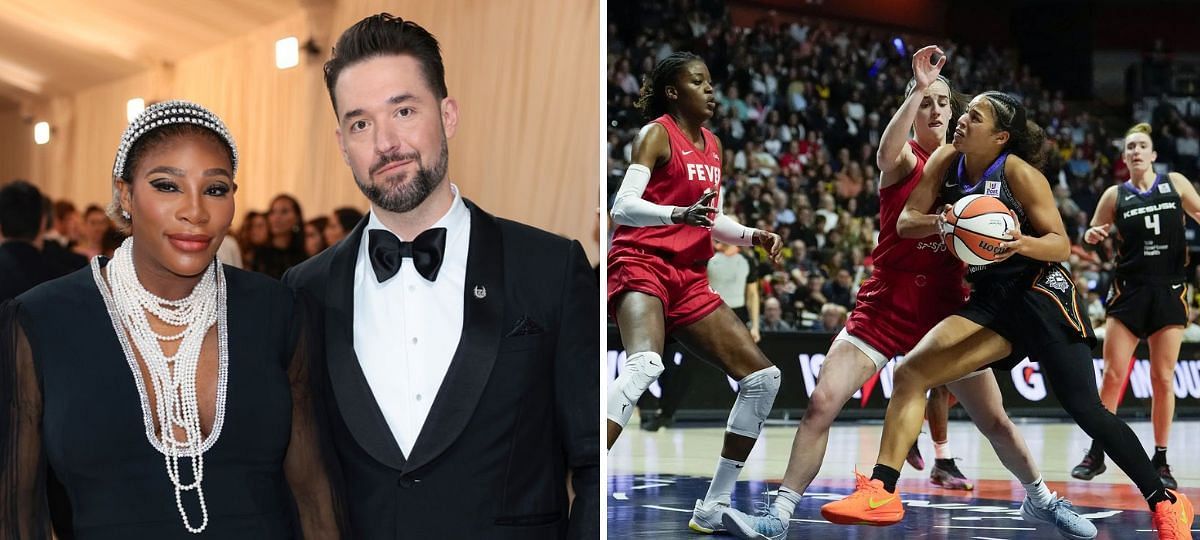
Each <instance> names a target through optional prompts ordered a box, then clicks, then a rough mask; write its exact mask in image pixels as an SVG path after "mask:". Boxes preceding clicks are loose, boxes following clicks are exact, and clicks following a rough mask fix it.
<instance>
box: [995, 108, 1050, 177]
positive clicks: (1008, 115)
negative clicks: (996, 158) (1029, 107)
mask: <svg viewBox="0 0 1200 540" xmlns="http://www.w3.org/2000/svg"><path fill="white" fill-rule="evenodd" d="M979 96H980V97H982V98H985V99H987V100H988V102H989V103H991V104H992V111H993V112H994V113H995V114H994V115H993V116H995V118H996V131H1007V132H1008V142H1006V143H1004V148H1003V149H1001V151H1004V152H1010V153H1012V154H1013V155H1015V156H1017V157H1019V158H1021V159H1023V160H1025V161H1026V162H1027V163H1029V164H1030V165H1033V166H1034V168H1038V169H1040V168H1041V166H1042V163H1044V162H1045V161H1046V153H1045V151H1044V150H1043V145H1042V143H1044V142H1045V141H1046V133H1045V132H1044V131H1042V128H1041V126H1039V125H1037V124H1035V123H1034V122H1033V121H1032V120H1029V119H1027V118H1026V117H1025V106H1024V105H1021V100H1020V99H1018V98H1017V97H1015V96H1012V95H1010V94H1006V93H1004V92H996V91H988V92H984V93H982V94H979Z"/></svg>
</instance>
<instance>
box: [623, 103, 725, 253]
mask: <svg viewBox="0 0 1200 540" xmlns="http://www.w3.org/2000/svg"><path fill="white" fill-rule="evenodd" d="M654 121H655V122H657V123H658V124H659V125H661V126H662V127H663V128H665V129H666V130H667V139H668V141H670V145H671V159H670V160H669V161H667V163H666V164H664V165H663V166H661V167H657V168H655V169H654V170H653V171H651V172H650V182H649V183H648V184H647V185H646V191H645V193H643V194H642V198H643V199H645V200H647V201H649V202H652V203H654V204H660V205H664V206H683V207H688V206H691V205H693V204H695V203H696V201H697V200H699V199H700V197H701V196H702V195H704V191H705V190H710V189H711V190H713V191H717V192H718V194H719V190H720V189H721V153H720V149H719V147H718V146H717V137H716V136H715V135H713V134H712V132H711V131H709V130H707V129H704V128H700V131H701V133H702V134H703V135H704V147H703V148H697V147H696V145H694V144H692V141H691V140H690V139H688V137H687V136H686V135H684V134H683V131H682V130H680V129H679V126H678V125H676V124H675V120H674V119H673V118H671V116H670V115H668V114H664V115H662V116H660V117H658V118H657V119H655V120H654ZM718 198H719V195H718ZM716 204H717V199H713V202H712V203H711V205H712V206H716ZM612 245H613V249H614V250H615V249H619V248H633V249H641V250H647V251H653V252H658V253H660V254H663V258H664V259H667V260H669V261H670V262H672V263H674V264H676V265H679V266H690V265H693V264H696V263H701V262H705V261H708V260H709V259H711V258H712V256H713V247H712V232H711V231H710V230H709V229H706V228H703V227H696V226H692V225H683V224H679V225H663V226H657V227H628V226H624V225H617V226H616V228H615V229H614V230H613V240H612Z"/></svg>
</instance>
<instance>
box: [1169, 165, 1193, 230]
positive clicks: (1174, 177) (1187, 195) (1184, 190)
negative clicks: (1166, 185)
mask: <svg viewBox="0 0 1200 540" xmlns="http://www.w3.org/2000/svg"><path fill="white" fill-rule="evenodd" d="M1167 178H1169V179H1170V180H1171V185H1173V186H1175V191H1176V192H1178V193H1179V198H1180V199H1181V200H1182V201H1183V210H1184V211H1185V212H1187V215H1189V216H1191V217H1192V219H1194V220H1196V222H1197V223H1200V194H1197V193H1196V187H1195V186H1193V185H1192V182H1191V180H1188V179H1187V177H1186V176H1184V175H1182V174H1179V173H1176V172H1173V173H1170V174H1168V175H1167Z"/></svg>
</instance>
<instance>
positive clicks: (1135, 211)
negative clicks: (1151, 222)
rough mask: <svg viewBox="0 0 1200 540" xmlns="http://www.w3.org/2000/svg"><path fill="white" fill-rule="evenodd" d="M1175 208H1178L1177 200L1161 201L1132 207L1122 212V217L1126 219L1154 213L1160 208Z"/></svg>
mask: <svg viewBox="0 0 1200 540" xmlns="http://www.w3.org/2000/svg"><path fill="white" fill-rule="evenodd" d="M1175 208H1176V207H1175V201H1167V202H1161V203H1158V204H1155V205H1151V206H1143V207H1141V208H1131V209H1129V210H1126V211H1125V212H1123V213H1122V214H1121V218H1122V219H1124V218H1131V217H1134V216H1140V215H1142V214H1153V213H1154V212H1157V211H1159V210H1174V209H1175Z"/></svg>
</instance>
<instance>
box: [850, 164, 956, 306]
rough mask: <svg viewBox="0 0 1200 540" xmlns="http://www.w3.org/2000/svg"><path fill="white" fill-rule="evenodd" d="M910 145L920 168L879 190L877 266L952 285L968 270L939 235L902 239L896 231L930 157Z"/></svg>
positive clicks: (873, 254)
mask: <svg viewBox="0 0 1200 540" xmlns="http://www.w3.org/2000/svg"><path fill="white" fill-rule="evenodd" d="M908 145H909V146H910V147H911V148H912V151H913V155H915V156H916V157H917V166H916V167H913V170H912V172H910V173H908V176H905V177H904V179H903V180H901V181H899V182H896V183H895V184H892V185H890V186H888V187H886V188H883V189H881V190H879V245H877V246H875V250H874V251H872V252H871V258H872V259H874V260H875V266H878V267H881V268H885V269H888V270H898V271H902V272H916V273H930V274H931V275H934V276H942V277H945V279H946V281H947V282H949V283H955V284H957V283H959V282H961V281H962V277H963V274H964V273H965V271H966V270H965V269H964V267H963V264H962V263H961V262H959V260H958V259H956V258H954V256H953V255H951V254H950V250H948V249H946V245H945V244H943V243H942V240H941V238H938V236H937V235H933V236H927V237H925V238H917V239H909V238H901V237H900V235H899V234H898V233H897V232H896V221H897V220H899V219H900V213H901V212H903V211H904V203H905V202H906V201H907V200H908V196H909V194H911V193H912V191H913V189H914V188H916V187H917V184H918V183H919V182H920V180H921V173H922V172H923V171H924V170H925V161H926V160H928V159H929V154H928V153H927V152H925V150H924V149H922V148H921V145H919V144H917V141H913V140H910V141H908Z"/></svg>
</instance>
